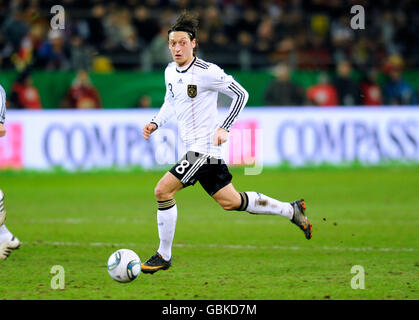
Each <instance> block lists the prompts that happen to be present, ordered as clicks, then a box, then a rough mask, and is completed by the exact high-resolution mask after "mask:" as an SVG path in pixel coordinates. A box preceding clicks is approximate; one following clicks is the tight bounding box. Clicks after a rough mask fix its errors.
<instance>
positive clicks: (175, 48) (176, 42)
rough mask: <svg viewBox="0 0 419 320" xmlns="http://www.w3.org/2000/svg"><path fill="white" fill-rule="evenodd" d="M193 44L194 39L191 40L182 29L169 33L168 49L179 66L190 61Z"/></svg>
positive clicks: (194, 42) (194, 43)
mask: <svg viewBox="0 0 419 320" xmlns="http://www.w3.org/2000/svg"><path fill="white" fill-rule="evenodd" d="M195 45H196V41H195V39H193V40H192V41H191V39H190V37H189V35H188V34H187V33H186V32H184V31H174V32H171V33H170V34H169V49H170V52H171V53H172V58H173V61H175V62H176V64H177V65H178V66H179V67H181V66H183V65H185V64H188V63H189V62H191V60H192V58H193V49H194V48H195Z"/></svg>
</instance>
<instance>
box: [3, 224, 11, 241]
mask: <svg viewBox="0 0 419 320" xmlns="http://www.w3.org/2000/svg"><path fill="white" fill-rule="evenodd" d="M12 238H13V234H12V233H11V232H10V231H9V230H8V229H7V228H6V225H5V224H3V225H2V226H1V227H0V242H5V241H10V240H12Z"/></svg>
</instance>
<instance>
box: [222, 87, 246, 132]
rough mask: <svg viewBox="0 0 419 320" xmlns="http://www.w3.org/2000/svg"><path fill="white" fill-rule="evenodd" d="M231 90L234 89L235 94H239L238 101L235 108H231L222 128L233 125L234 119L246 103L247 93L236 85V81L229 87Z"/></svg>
mask: <svg viewBox="0 0 419 320" xmlns="http://www.w3.org/2000/svg"><path fill="white" fill-rule="evenodd" d="M228 88H229V89H230V90H231V91H233V92H234V93H235V94H237V97H238V98H237V101H236V103H235V105H234V107H233V110H231V112H230V114H229V115H228V117H227V119H226V120H225V121H224V123H223V125H222V126H221V127H222V128H224V129H226V130H228V128H229V127H230V126H231V124H232V123H233V121H234V119H235V118H236V117H237V115H238V114H239V112H240V110H241V109H242V106H243V104H244V99H245V93H244V91H242V90H241V89H239V88H238V87H237V86H236V85H234V83H232V84H231V85H230V86H229V87H228Z"/></svg>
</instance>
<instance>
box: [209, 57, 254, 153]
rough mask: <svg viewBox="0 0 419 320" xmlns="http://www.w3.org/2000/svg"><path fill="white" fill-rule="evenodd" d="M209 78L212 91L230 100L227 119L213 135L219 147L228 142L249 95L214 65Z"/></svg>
mask: <svg viewBox="0 0 419 320" xmlns="http://www.w3.org/2000/svg"><path fill="white" fill-rule="evenodd" d="M209 76H210V79H209V83H210V86H211V88H212V89H214V90H217V91H218V92H221V93H223V94H225V95H228V96H229V97H230V98H232V102H231V105H230V108H229V111H228V114H227V117H226V118H225V119H224V120H223V122H222V123H221V125H220V127H219V128H218V129H217V130H216V131H215V134H214V144H215V145H220V144H223V143H224V142H226V141H227V140H228V134H229V132H230V129H231V128H232V127H233V125H234V123H235V122H236V120H237V117H238V116H239V114H240V112H241V111H242V110H243V108H244V106H245V105H246V103H247V100H248V99H249V93H248V92H247V91H246V89H244V88H243V87H242V86H241V85H240V84H239V83H238V82H237V81H235V80H234V78H233V77H232V76H230V75H227V74H226V73H225V72H224V70H222V69H221V68H219V67H218V66H216V65H211V68H210V73H209Z"/></svg>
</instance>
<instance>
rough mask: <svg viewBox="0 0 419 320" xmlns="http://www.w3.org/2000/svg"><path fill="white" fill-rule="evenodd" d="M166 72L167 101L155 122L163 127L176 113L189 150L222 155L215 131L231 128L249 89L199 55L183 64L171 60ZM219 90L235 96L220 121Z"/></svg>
mask: <svg viewBox="0 0 419 320" xmlns="http://www.w3.org/2000/svg"><path fill="white" fill-rule="evenodd" d="M164 76H165V82H166V95H165V98H164V103H163V106H162V107H161V109H160V111H159V113H158V114H157V115H156V116H155V117H154V118H153V120H152V122H154V123H155V124H157V126H158V127H161V126H163V125H164V124H165V123H166V122H167V120H169V118H170V117H171V116H172V115H175V116H176V118H177V121H178V126H179V131H180V136H181V138H182V140H183V142H184V143H185V145H186V148H187V151H196V152H200V153H204V154H209V155H211V156H213V157H217V158H220V157H221V146H215V145H214V144H213V136H214V133H215V131H216V130H217V129H218V128H220V127H221V128H224V129H226V130H227V131H230V129H231V127H232V126H233V124H234V122H235V121H236V119H237V116H238V115H239V113H240V111H241V110H242V109H243V107H244V106H245V105H246V102H247V99H248V97H249V94H248V93H247V91H246V90H245V89H244V88H243V87H242V86H241V85H240V84H239V83H237V82H236V81H235V80H234V79H233V77H232V76H230V75H227V74H225V73H224V70H222V69H221V68H220V67H218V66H217V65H215V64H213V63H209V62H205V61H203V60H201V59H198V58H197V57H194V59H193V60H192V62H191V63H190V64H189V65H187V66H184V67H177V65H176V63H175V62H171V63H169V65H168V66H167V67H166V70H165V72H164ZM219 92H221V93H223V94H226V95H228V96H230V97H231V98H232V99H233V101H232V103H231V106H230V109H229V112H228V115H227V117H226V118H225V119H224V120H223V121H222V122H221V123H219V121H218V111H217V98H218V93H219Z"/></svg>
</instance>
